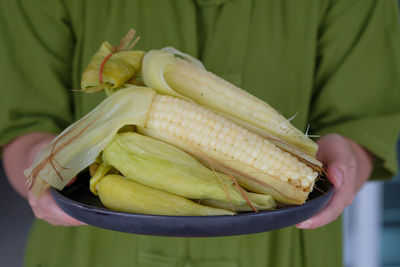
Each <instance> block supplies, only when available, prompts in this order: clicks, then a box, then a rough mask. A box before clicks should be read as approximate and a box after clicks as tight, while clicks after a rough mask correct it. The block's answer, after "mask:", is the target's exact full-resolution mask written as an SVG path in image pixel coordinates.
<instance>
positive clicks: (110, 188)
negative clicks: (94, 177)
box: [98, 174, 234, 216]
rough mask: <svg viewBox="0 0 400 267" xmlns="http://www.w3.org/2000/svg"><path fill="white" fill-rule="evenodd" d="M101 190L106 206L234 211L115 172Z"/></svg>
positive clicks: (160, 211)
mask: <svg viewBox="0 0 400 267" xmlns="http://www.w3.org/2000/svg"><path fill="white" fill-rule="evenodd" d="M98 193H99V197H100V200H101V202H102V203H103V205H104V206H106V207H108V208H110V209H113V210H116V211H123V212H133V213H143V214H156V215H180V216H202V215H209V216H211V215H233V214H234V213H233V212H231V211H227V210H223V209H216V208H211V207H207V206H204V205H200V204H197V203H195V202H193V201H190V200H188V199H186V198H183V197H179V196H176V195H173V194H170V193H167V192H163V191H161V190H157V189H154V188H151V187H148V186H145V185H142V184H139V183H136V182H133V181H131V180H128V179H125V178H123V177H122V176H119V175H115V174H112V175H107V176H105V177H103V178H102V179H101V180H100V182H99V184H98Z"/></svg>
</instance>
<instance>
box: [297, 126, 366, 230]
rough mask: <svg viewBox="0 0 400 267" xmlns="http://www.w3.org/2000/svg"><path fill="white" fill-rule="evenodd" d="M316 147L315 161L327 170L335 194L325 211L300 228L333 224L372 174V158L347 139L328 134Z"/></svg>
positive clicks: (305, 222) (302, 224) (300, 225)
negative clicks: (319, 162) (316, 159)
mask: <svg viewBox="0 0 400 267" xmlns="http://www.w3.org/2000/svg"><path fill="white" fill-rule="evenodd" d="M318 145H319V149H318V153H317V158H318V160H320V161H321V162H322V163H323V164H324V165H325V166H326V167H327V176H328V180H329V181H330V182H331V183H332V184H333V186H334V187H335V192H334V194H333V197H332V199H331V200H330V202H329V203H328V205H327V206H326V207H325V209H324V210H322V211H321V212H320V213H318V214H317V215H315V216H314V217H312V218H310V219H308V220H306V221H304V222H302V223H299V224H297V225H296V226H297V228H300V229H314V228H318V227H321V226H323V225H326V224H328V223H330V222H332V221H334V220H335V219H336V218H337V217H338V216H339V215H340V214H341V213H342V212H343V210H344V208H345V207H347V206H348V205H350V204H351V203H352V202H353V199H354V196H355V194H356V193H357V191H358V190H359V189H360V188H361V186H362V185H363V184H364V183H365V181H367V180H368V178H369V176H370V174H371V171H372V166H373V163H372V156H371V155H370V154H369V153H368V152H367V151H366V150H364V149H363V148H362V147H361V146H360V145H358V144H357V143H355V142H354V141H352V140H350V139H347V138H345V137H342V136H340V135H338V134H328V135H326V136H324V137H322V138H321V139H320V140H319V141H318Z"/></svg>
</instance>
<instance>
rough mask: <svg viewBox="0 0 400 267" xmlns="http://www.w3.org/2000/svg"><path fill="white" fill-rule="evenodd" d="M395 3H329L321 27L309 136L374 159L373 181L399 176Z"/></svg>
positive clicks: (399, 50) (399, 56)
mask: <svg viewBox="0 0 400 267" xmlns="http://www.w3.org/2000/svg"><path fill="white" fill-rule="evenodd" d="M397 12H398V7H397V1H395V0H385V1H381V0H356V1H347V0H337V1H331V4H330V6H329V7H328V8H327V10H326V13H325V15H324V18H323V20H322V22H321V24H320V31H319V38H318V55H317V66H316V70H315V72H316V73H315V81H314V82H315V88H314V91H313V99H312V104H311V119H310V121H311V126H312V128H311V130H312V131H313V132H315V133H318V134H320V135H325V134H328V133H339V134H341V135H343V136H346V137H348V138H351V139H352V140H354V141H356V142H358V143H359V144H361V145H362V146H363V147H364V148H366V149H367V150H369V151H371V152H372V153H373V154H374V155H375V162H374V171H373V173H372V177H371V178H372V179H375V178H390V177H391V176H393V173H395V172H396V170H397V168H396V153H395V147H396V140H397V138H398V136H399V132H400V27H399V18H398V13H397Z"/></svg>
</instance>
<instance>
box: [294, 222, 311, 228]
mask: <svg viewBox="0 0 400 267" xmlns="http://www.w3.org/2000/svg"><path fill="white" fill-rule="evenodd" d="M311 224H312V222H311V220H307V221H304V222H302V223H299V224H297V225H296V227H297V228H300V229H308V228H310V227H311Z"/></svg>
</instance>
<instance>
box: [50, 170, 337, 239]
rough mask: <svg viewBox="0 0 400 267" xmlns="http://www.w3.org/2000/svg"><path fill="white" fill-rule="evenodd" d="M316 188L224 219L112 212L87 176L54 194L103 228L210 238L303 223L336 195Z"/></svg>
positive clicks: (323, 185)
mask: <svg viewBox="0 0 400 267" xmlns="http://www.w3.org/2000/svg"><path fill="white" fill-rule="evenodd" d="M316 186H317V188H318V189H319V190H316V189H314V190H313V192H312V193H311V194H310V196H309V200H307V201H306V203H305V204H303V205H301V206H288V207H283V208H279V209H276V210H273V211H262V212H257V213H254V212H248V213H241V214H237V215H223V216H165V215H146V214H134V213H125V212H117V211H112V210H109V209H107V208H106V207H104V206H103V205H102V204H101V202H100V200H99V198H98V197H96V196H94V195H93V194H92V193H91V192H90V191H89V180H88V175H87V174H83V175H80V176H79V177H78V179H77V180H76V181H75V182H74V183H73V184H72V185H70V186H68V187H65V188H64V189H63V190H62V191H58V190H56V189H53V188H52V189H51V193H52V195H53V197H54V199H55V201H56V202H57V204H58V205H59V206H60V207H61V209H62V210H64V211H65V212H66V213H67V214H69V215H70V216H72V217H74V218H76V219H78V220H80V221H82V222H85V223H87V224H91V225H94V226H98V227H101V228H105V229H110V230H115V231H120V232H126V233H135V234H144V235H157V236H177V237H211V236H229V235H242V234H252V233H259V232H266V231H271V230H276V229H279V228H284V227H287V226H290V225H294V224H296V223H299V222H302V221H304V220H306V219H308V218H310V217H312V216H313V215H315V214H316V213H318V212H319V211H321V210H322V209H323V208H324V207H325V206H326V205H327V204H328V202H329V200H330V199H331V197H332V195H333V187H332V185H331V184H330V183H329V182H328V181H327V180H326V179H321V180H319V181H318V182H317V183H316ZM320 190H321V191H320ZM323 192H325V193H323Z"/></svg>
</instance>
